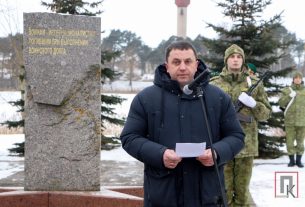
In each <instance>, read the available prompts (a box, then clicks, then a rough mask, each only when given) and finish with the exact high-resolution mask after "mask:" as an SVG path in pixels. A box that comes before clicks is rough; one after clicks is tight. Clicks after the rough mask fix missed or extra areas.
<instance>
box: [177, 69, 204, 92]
mask: <svg viewBox="0 0 305 207" xmlns="http://www.w3.org/2000/svg"><path fill="white" fill-rule="evenodd" d="M209 74H210V70H209V69H205V70H204V71H203V72H202V73H200V74H199V75H198V76H197V77H196V78H195V79H194V80H193V81H192V82H191V83H190V84H187V85H185V86H184V87H183V89H182V91H183V93H184V94H186V95H190V94H192V93H193V90H195V89H196V88H197V87H198V86H199V85H200V84H201V82H202V81H203V80H204V79H205V78H206V76H207V75H209Z"/></svg>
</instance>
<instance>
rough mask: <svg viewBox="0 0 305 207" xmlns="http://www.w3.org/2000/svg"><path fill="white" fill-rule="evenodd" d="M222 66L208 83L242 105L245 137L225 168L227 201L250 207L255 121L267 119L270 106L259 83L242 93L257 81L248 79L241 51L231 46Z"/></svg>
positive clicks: (256, 153)
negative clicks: (250, 92)
mask: <svg viewBox="0 0 305 207" xmlns="http://www.w3.org/2000/svg"><path fill="white" fill-rule="evenodd" d="M224 63H225V67H224V68H223V69H222V72H221V73H220V75H219V76H216V77H214V78H212V79H211V84H214V85H216V86H218V87H220V88H221V89H223V90H224V91H225V92H226V93H228V94H229V95H230V96H231V98H232V101H233V103H236V102H237V101H238V100H239V101H240V102H242V103H243V104H244V107H243V108H242V109H241V110H240V111H239V114H238V115H239V116H238V117H239V118H240V123H241V125H242V128H243V130H244V132H245V134H246V137H245V147H244V149H243V150H242V151H241V152H240V153H239V154H238V155H237V156H236V157H235V159H234V160H232V161H230V162H229V163H228V164H227V165H226V166H225V171H224V172H225V185H226V190H227V198H228V204H229V206H231V207H233V206H234V207H237V206H242V207H247V206H250V199H249V196H250V192H249V183H250V179H251V175H252V165H253V160H254V157H255V156H258V128H257V125H258V121H264V120H267V119H268V118H269V116H270V112H271V106H270V104H269V102H268V98H267V94H266V93H265V91H264V86H263V84H262V83H260V84H259V85H258V86H257V87H256V88H255V90H254V91H253V94H252V96H249V95H247V94H246V93H245V92H247V91H248V89H249V88H250V87H251V85H252V84H255V83H256V82H257V81H258V78H257V77H256V76H250V75H249V73H248V71H249V70H248V68H247V66H246V64H245V54H244V51H243V49H241V48H240V47H239V46H237V45H235V44H233V45H232V46H230V47H229V48H228V49H226V51H225V57H224Z"/></svg>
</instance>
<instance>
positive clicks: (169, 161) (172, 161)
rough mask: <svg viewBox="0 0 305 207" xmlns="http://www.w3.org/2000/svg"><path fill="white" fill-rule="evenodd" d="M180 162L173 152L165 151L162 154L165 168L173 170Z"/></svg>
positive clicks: (179, 158)
mask: <svg viewBox="0 0 305 207" xmlns="http://www.w3.org/2000/svg"><path fill="white" fill-rule="evenodd" d="M181 160H182V158H181V157H179V156H178V155H177V154H176V152H175V151H174V150H171V149H167V150H165V152H164V154H163V163H164V166H165V167H167V168H170V169H174V168H175V167H176V166H177V165H178V163H179V162H180V161H181Z"/></svg>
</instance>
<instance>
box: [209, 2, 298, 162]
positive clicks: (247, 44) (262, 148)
mask: <svg viewBox="0 0 305 207" xmlns="http://www.w3.org/2000/svg"><path fill="white" fill-rule="evenodd" d="M270 4H271V0H267V1H266V0H254V1H253V0H223V1H219V2H218V3H217V6H219V7H222V8H223V14H224V16H225V17H226V18H228V19H231V20H232V22H231V26H230V27H224V26H216V25H214V24H211V23H207V25H208V27H210V28H212V29H213V30H215V31H216V32H217V34H218V35H219V38H218V39H209V38H203V44H204V45H205V46H206V47H207V49H208V54H207V55H206V56H205V57H204V60H205V61H206V62H207V63H208V64H209V65H210V66H211V68H213V69H215V71H214V72H215V73H219V72H221V69H222V68H223V67H224V60H223V56H224V51H225V50H226V48H228V47H229V46H230V45H231V44H237V45H239V46H240V47H241V48H243V49H244V52H245V56H246V62H247V63H253V64H254V65H255V66H256V67H257V70H258V72H259V73H260V74H262V73H264V72H266V71H268V70H271V69H270V68H271V66H273V65H275V64H277V63H278V62H279V61H280V60H281V59H282V58H284V57H287V56H289V54H287V49H288V48H289V47H290V46H291V45H293V44H295V38H292V36H293V35H289V34H288V35H286V36H283V35H285V34H287V33H283V32H279V31H281V29H282V28H284V27H283V26H282V25H281V15H282V13H280V14H277V15H275V16H273V17H272V18H270V19H269V20H264V19H263V18H262V14H263V11H264V9H265V8H266V7H267V6H268V5H270ZM279 34H280V35H279ZM284 69H285V70H291V69H292V67H290V68H278V69H277V71H282V70H284ZM273 72H274V70H273ZM277 73H278V72H277ZM276 75H277V74H276V73H275V72H274V73H273V76H272V78H275V76H276ZM264 84H265V86H266V88H267V87H268V86H269V87H270V86H272V84H271V81H270V79H269V80H268V81H266V82H265V83H264ZM279 87H280V86H276V87H275V88H273V89H272V90H270V91H268V92H267V93H268V96H269V98H270V100H271V97H276V96H278V92H279ZM270 88H271V87H270ZM270 102H271V105H273V106H275V107H277V103H275V102H274V101H270ZM270 128H283V115H282V112H279V111H277V112H272V114H271V117H270V118H269V119H268V121H266V122H260V123H259V154H260V157H262V158H267V157H272V158H275V157H278V156H280V155H282V154H283V152H282V151H281V150H280V149H279V147H280V146H283V143H284V137H283V136H280V137H278V136H273V135H270V134H268V133H264V132H265V131H266V130H269V129H270Z"/></svg>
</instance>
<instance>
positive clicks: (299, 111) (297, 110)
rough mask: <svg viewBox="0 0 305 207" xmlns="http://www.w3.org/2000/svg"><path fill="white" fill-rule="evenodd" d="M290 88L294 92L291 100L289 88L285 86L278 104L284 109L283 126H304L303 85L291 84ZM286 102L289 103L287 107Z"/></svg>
mask: <svg viewBox="0 0 305 207" xmlns="http://www.w3.org/2000/svg"><path fill="white" fill-rule="evenodd" d="M291 89H292V90H294V91H295V92H296V96H295V97H294V99H293V100H292V98H291V97H290V96H289V94H290V92H291V90H290V89H289V87H286V88H284V89H283V90H282V94H281V97H280V99H279V105H280V107H281V108H284V109H285V110H286V114H285V126H305V87H304V85H296V84H292V85H291ZM290 101H292V102H291V104H289V102H290ZM288 104H289V105H290V106H289V108H288V109H287V107H288Z"/></svg>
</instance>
